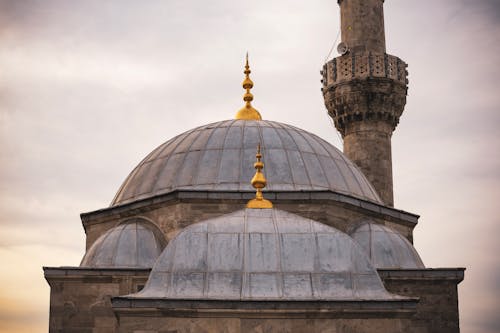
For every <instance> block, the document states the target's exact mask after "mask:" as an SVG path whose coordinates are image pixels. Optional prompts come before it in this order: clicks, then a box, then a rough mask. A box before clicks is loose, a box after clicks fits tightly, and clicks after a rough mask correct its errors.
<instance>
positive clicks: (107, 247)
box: [80, 218, 166, 268]
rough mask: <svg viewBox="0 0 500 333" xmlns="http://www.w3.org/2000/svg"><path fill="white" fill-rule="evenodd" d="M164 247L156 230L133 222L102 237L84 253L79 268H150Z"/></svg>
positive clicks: (137, 221)
mask: <svg viewBox="0 0 500 333" xmlns="http://www.w3.org/2000/svg"><path fill="white" fill-rule="evenodd" d="M165 245H166V241H165V238H164V237H163V234H162V233H161V231H159V230H158V229H157V228H156V226H154V225H153V224H151V223H150V222H148V221H145V220H143V219H140V218H134V219H132V220H129V221H127V222H125V223H123V224H120V225H118V226H116V227H114V228H112V229H110V230H108V231H107V232H106V233H104V234H103V235H101V237H99V238H98V239H97V240H96V241H95V242H94V244H92V246H91V247H90V249H89V250H88V251H87V252H86V253H85V256H84V257H83V259H82V262H81V264H80V266H81V267H114V268H116V267H128V268H139V267H142V268H151V267H153V264H154V263H155V261H156V259H157V258H158V256H159V255H160V254H161V252H162V251H163V249H164V248H165Z"/></svg>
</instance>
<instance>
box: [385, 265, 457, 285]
mask: <svg viewBox="0 0 500 333" xmlns="http://www.w3.org/2000/svg"><path fill="white" fill-rule="evenodd" d="M377 271H378V274H379V276H380V278H381V279H382V280H415V281H422V280H429V281H431V280H433V281H435V280H451V281H456V282H457V283H460V282H462V281H463V279H464V271H465V268H463V267H459V268H424V269H377Z"/></svg>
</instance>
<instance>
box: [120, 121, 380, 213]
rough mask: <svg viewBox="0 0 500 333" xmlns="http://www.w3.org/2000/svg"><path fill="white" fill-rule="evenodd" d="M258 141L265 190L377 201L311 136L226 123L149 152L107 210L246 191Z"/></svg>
mask: <svg viewBox="0 0 500 333" xmlns="http://www.w3.org/2000/svg"><path fill="white" fill-rule="evenodd" d="M258 143H261V146H262V150H263V156H264V158H263V162H264V163H265V164H266V168H265V169H264V173H265V176H266V178H267V180H268V187H267V191H325V190H331V191H335V192H339V193H343V194H347V195H352V196H354V197H357V198H360V199H364V200H369V201H373V202H377V203H382V202H381V200H380V198H379V196H378V195H377V193H376V192H375V190H374V189H373V187H372V186H371V184H370V183H369V182H368V180H367V179H366V178H365V176H364V175H363V174H362V173H361V172H360V171H359V169H358V168H357V167H356V166H355V165H354V164H353V163H352V162H351V161H349V160H348V159H347V158H346V157H345V156H344V155H343V154H342V153H341V152H340V151H339V150H338V149H337V148H335V147H334V146H332V145H331V144H329V143H328V142H326V141H325V140H323V139H321V138H319V137H317V136H316V135H314V134H311V133H309V132H306V131H304V130H301V129H299V128H296V127H293V126H290V125H286V124H282V123H278V122H274V121H265V120H259V121H252V120H226V121H221V122H217V123H213V124H209V125H205V126H201V127H197V128H195V129H192V130H190V131H187V132H185V133H183V134H180V135H178V136H176V137H174V138H173V139H171V140H169V141H167V142H165V143H164V144H162V145H161V146H159V147H158V148H156V149H155V150H153V151H152V152H151V153H150V154H149V155H148V156H146V158H144V160H142V162H141V163H139V165H138V166H137V167H136V168H135V169H134V170H133V171H132V173H130V175H129V176H128V177H127V179H126V180H125V182H124V183H123V184H122V186H121V188H120V189H119V190H118V193H117V194H116V196H115V198H114V199H113V202H112V203H111V205H112V206H115V205H120V204H124V203H128V202H132V201H135V200H138V199H144V198H149V197H152V196H155V195H159V194H163V193H168V192H171V191H174V190H179V189H184V190H204V191H251V192H253V189H252V188H251V186H250V179H251V178H252V176H253V174H254V171H255V170H254V168H253V162H254V158H255V149H256V147H257V145H258Z"/></svg>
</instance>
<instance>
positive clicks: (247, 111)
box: [235, 53, 262, 120]
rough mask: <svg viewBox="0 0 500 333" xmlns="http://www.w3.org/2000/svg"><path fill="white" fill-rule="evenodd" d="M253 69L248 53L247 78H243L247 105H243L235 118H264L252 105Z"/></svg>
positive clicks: (244, 98) (244, 97)
mask: <svg viewBox="0 0 500 333" xmlns="http://www.w3.org/2000/svg"><path fill="white" fill-rule="evenodd" d="M251 72H252V71H251V70H250V65H249V64H248V53H247V57H246V64H245V71H244V72H243V73H245V79H244V80H243V83H242V86H243V89H245V90H246V92H245V94H244V95H243V100H244V101H245V106H244V107H242V108H241V109H240V110H239V111H238V112H237V113H236V116H235V118H236V119H240V120H262V117H261V116H260V113H259V111H257V110H256V109H255V108H254V107H253V106H252V103H251V102H252V101H253V95H252V93H250V89H252V88H253V82H252V80H251V79H250V73H251Z"/></svg>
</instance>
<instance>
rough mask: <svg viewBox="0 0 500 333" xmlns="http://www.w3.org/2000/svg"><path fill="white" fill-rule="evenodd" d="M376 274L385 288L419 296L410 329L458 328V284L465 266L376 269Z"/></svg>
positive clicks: (443, 332) (452, 332)
mask: <svg viewBox="0 0 500 333" xmlns="http://www.w3.org/2000/svg"><path fill="white" fill-rule="evenodd" d="M379 275H380V276H381V278H382V280H383V282H384V285H385V287H386V289H387V290H388V291H390V292H392V293H395V294H398V295H403V296H410V297H418V298H419V299H420V300H419V303H418V305H417V313H416V314H415V316H414V317H413V319H412V323H411V326H412V332H415V333H459V332H460V325H459V316H458V314H459V311H458V290H457V286H458V284H459V283H460V282H461V281H462V280H463V278H464V268H451V269H415V270H379Z"/></svg>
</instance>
